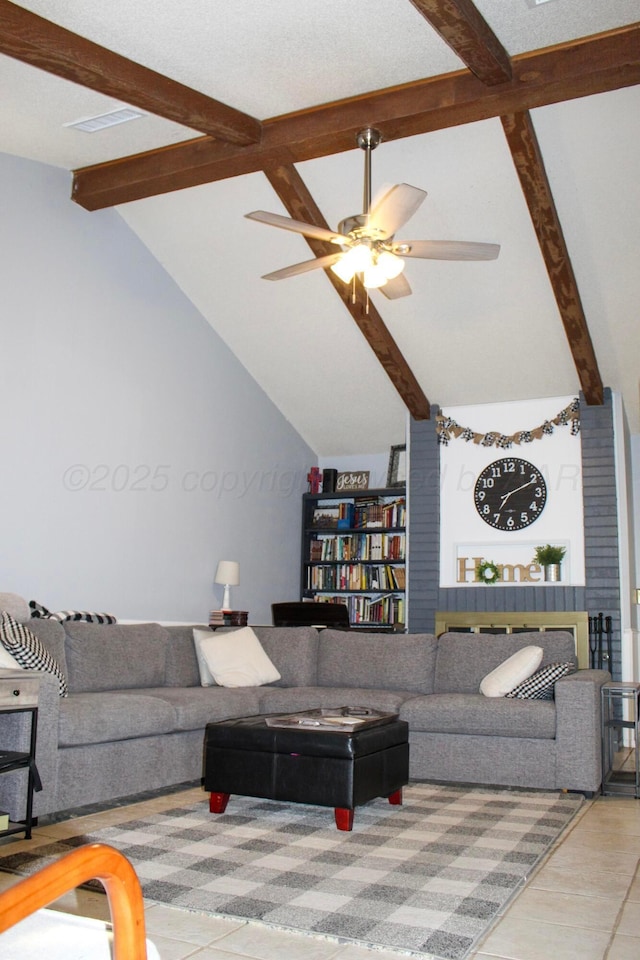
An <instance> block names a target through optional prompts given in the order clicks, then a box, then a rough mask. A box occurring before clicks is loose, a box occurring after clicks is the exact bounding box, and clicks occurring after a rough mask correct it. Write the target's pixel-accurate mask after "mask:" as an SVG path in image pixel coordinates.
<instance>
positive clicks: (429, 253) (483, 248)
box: [391, 240, 500, 260]
mask: <svg viewBox="0 0 640 960" xmlns="http://www.w3.org/2000/svg"><path fill="white" fill-rule="evenodd" d="M391 250H392V252H393V253H395V254H397V255H398V256H399V257H419V258H420V259H421V260H495V259H496V257H497V256H498V254H499V253H500V244H499V243H474V242H472V241H465V240H398V241H396V243H394V244H392V247H391Z"/></svg>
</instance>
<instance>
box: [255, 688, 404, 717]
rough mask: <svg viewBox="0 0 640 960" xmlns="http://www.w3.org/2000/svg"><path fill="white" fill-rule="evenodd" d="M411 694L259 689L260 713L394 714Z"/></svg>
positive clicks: (318, 689) (352, 689) (357, 690)
mask: <svg viewBox="0 0 640 960" xmlns="http://www.w3.org/2000/svg"><path fill="white" fill-rule="evenodd" d="M412 696H413V694H411V693H407V692H406V691H402V690H400V691H398V690H368V689H363V688H362V687H286V688H283V687H260V690H259V697H260V713H294V712H298V711H300V710H313V709H315V708H316V707H372V708H373V709H374V710H385V711H386V712H388V713H397V712H398V710H399V709H400V706H401V704H402V703H404V701H405V700H406V699H407V698H408V697H412Z"/></svg>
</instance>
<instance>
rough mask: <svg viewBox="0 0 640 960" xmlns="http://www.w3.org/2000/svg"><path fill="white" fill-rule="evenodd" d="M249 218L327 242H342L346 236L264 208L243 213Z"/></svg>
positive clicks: (345, 239)
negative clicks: (269, 211)
mask: <svg viewBox="0 0 640 960" xmlns="http://www.w3.org/2000/svg"><path fill="white" fill-rule="evenodd" d="M245 217H247V218H248V219H249V220H258V221H259V223H266V224H268V225H269V226H270V227H281V228H282V229H283V230H292V231H293V233H302V234H303V235H304V236H305V237H315V238H316V240H327V241H328V242H329V243H338V244H343V243H346V242H347V238H346V237H344V236H343V235H342V234H341V233H334V231H333V230H327V229H326V228H325V227H316V226H314V225H313V224H312V223H303V221H302V220H292V219H291V217H281V216H280V214H279V213H267V211H266V210H254V211H253V212H252V213H245Z"/></svg>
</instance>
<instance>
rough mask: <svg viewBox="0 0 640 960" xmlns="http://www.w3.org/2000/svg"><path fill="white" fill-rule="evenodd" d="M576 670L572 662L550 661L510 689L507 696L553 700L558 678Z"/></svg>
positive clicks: (521, 698)
mask: <svg viewBox="0 0 640 960" xmlns="http://www.w3.org/2000/svg"><path fill="white" fill-rule="evenodd" d="M574 671H575V666H574V665H573V664H572V663H548V664H547V665H546V667H542V668H541V669H540V670H538V671H537V672H536V673H534V674H533V676H531V677H529V678H528V679H527V680H523V681H522V683H519V684H518V686H517V687H514V688H513V690H510V691H509V693H507V694H506V696H507V697H511V698H512V699H513V698H517V699H518V700H553V686H554V684H555V682H556V680H559V679H560V677H566V675H567V674H568V673H573V672H574Z"/></svg>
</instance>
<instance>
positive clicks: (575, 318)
mask: <svg viewBox="0 0 640 960" xmlns="http://www.w3.org/2000/svg"><path fill="white" fill-rule="evenodd" d="M501 120H502V126H503V128H504V132H505V135H506V138H507V143H508V144H509V149H510V151H511V156H512V157H513V162H514V164H515V168H516V171H517V173H518V177H519V178H520V184H521V186H522V191H523V193H524V196H525V200H526V201H527V206H528V207H529V213H530V214H531V220H532V222H533V226H534V229H535V232H536V236H537V237H538V243H539V244H540V250H541V251H542V256H543V258H544V262H545V265H546V268H547V272H548V274H549V279H550V281H551V286H552V288H553V292H554V295H555V298H556V303H557V304H558V310H559V311H560V316H561V318H562V323H563V325H564V330H565V333H566V335H567V341H568V343H569V349H570V350H571V354H572V356H573V362H574V363H575V365H576V370H577V371H578V377H579V380H580V386H581V387H582V391H583V393H584V396H585V399H586V401H587V403H588V404H601V403H603V400H604V389H603V384H602V378H601V376H600V371H599V369H598V361H597V359H596V355H595V351H594V349H593V343H592V341H591V334H590V333H589V327H588V325H587V319H586V317H585V314H584V310H583V308H582V301H581V299H580V292H579V290H578V284H577V283H576V278H575V275H574V272H573V267H572V265H571V258H570V256H569V251H568V249H567V245H566V242H565V239H564V234H563V231H562V225H561V223H560V218H559V217H558V213H557V210H556V206H555V202H554V199H553V194H552V192H551V187H550V185H549V180H548V177H547V172H546V170H545V166H544V161H543V159H542V153H541V150H540V145H539V143H538V138H537V136H536V132H535V129H534V126H533V123H532V120H531V116H530V115H529V114H528V113H517V114H511V115H509V116H505V117H502V118H501Z"/></svg>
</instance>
